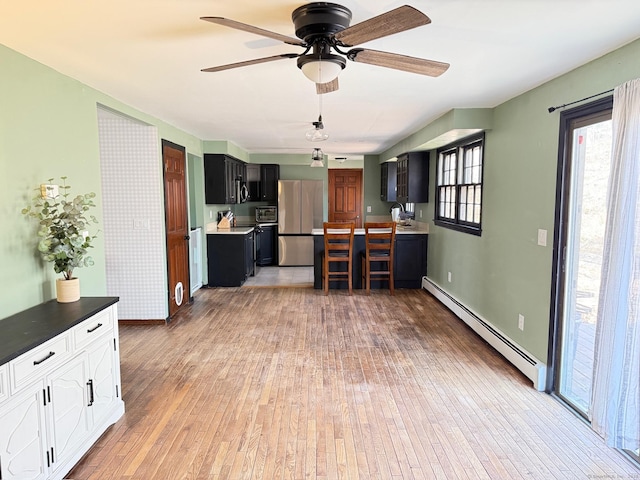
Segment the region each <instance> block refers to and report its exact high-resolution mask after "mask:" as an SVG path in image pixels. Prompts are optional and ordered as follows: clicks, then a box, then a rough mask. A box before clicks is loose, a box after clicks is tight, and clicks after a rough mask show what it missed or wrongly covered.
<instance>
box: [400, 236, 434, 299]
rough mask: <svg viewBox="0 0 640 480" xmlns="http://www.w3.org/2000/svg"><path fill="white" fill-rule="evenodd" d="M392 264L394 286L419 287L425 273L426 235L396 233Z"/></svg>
mask: <svg viewBox="0 0 640 480" xmlns="http://www.w3.org/2000/svg"><path fill="white" fill-rule="evenodd" d="M394 264H395V270H394V272H395V278H394V280H395V281H394V284H395V287H396V288H420V287H421V286H422V277H423V276H425V275H426V274H427V236H426V235H396V249H395V254H394Z"/></svg>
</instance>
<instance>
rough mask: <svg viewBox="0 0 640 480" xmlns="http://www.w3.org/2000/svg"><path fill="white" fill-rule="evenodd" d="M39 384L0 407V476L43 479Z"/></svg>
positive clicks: (16, 479) (7, 479)
mask: <svg viewBox="0 0 640 480" xmlns="http://www.w3.org/2000/svg"><path fill="white" fill-rule="evenodd" d="M42 396H43V390H42V383H39V384H38V385H37V387H35V388H31V389H29V390H28V391H25V392H24V393H21V394H19V395H17V396H15V397H14V398H12V399H11V400H10V401H8V402H7V403H6V404H3V406H2V413H0V478H1V479H2V480H27V479H29V480H34V479H41V478H46V473H47V464H46V458H47V455H46V454H45V451H46V447H45V445H44V439H45V437H46V435H45V428H46V427H45V421H44V407H43V398H42Z"/></svg>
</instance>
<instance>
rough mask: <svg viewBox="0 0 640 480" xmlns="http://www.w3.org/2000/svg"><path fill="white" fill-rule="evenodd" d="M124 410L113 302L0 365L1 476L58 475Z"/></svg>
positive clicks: (84, 451) (51, 476)
mask: <svg viewBox="0 0 640 480" xmlns="http://www.w3.org/2000/svg"><path fill="white" fill-rule="evenodd" d="M4 377H7V378H4ZM3 378H4V382H5V384H8V390H9V392H8V395H7V396H6V399H4V400H3V398H5V397H2V391H3V390H2V382H3ZM123 413H124V403H123V401H122V399H121V397H120V359H119V353H118V323H117V311H116V305H115V304H113V305H111V306H109V307H108V308H106V309H104V310H102V311H100V312H98V313H96V314H95V315H93V316H91V317H89V318H87V319H86V320H84V321H82V322H80V323H78V324H77V325H75V326H73V327H72V328H70V329H68V330H66V331H64V332H62V333H60V334H59V335H57V336H55V337H54V338H51V339H50V340H48V341H46V342H44V343H43V344H41V345H38V346H37V347H35V348H32V349H31V350H29V351H28V352H25V353H23V354H22V355H20V356H19V357H17V358H15V359H13V360H11V361H9V363H8V364H6V365H2V366H0V479H1V480H7V479H40V478H43V479H62V478H64V477H65V475H66V474H67V473H68V472H69V471H70V470H71V469H72V468H73V466H74V465H75V464H76V462H78V460H80V458H82V456H83V455H84V454H85V453H86V451H87V450H88V449H89V448H90V447H91V445H92V444H93V443H94V442H95V441H96V440H97V439H98V438H99V437H100V435H102V433H104V431H105V430H106V429H107V428H108V427H109V426H110V425H112V424H113V423H115V422H116V421H117V420H118V419H119V418H120V417H121V416H122V415H123Z"/></svg>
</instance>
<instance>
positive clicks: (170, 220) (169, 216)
mask: <svg viewBox="0 0 640 480" xmlns="http://www.w3.org/2000/svg"><path fill="white" fill-rule="evenodd" d="M162 160H163V163H164V202H165V223H166V230H167V269H168V272H167V277H168V280H169V318H171V317H172V316H173V315H175V313H176V312H177V311H178V309H179V308H180V306H181V305H184V304H187V303H189V302H188V299H189V295H190V291H191V290H190V288H189V225H188V221H187V194H186V183H185V165H186V160H185V150H184V148H183V147H180V146H178V145H175V144H172V143H171V142H168V141H166V140H163V141H162ZM185 300H186V301H185Z"/></svg>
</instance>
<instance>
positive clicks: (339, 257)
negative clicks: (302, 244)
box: [322, 222, 356, 295]
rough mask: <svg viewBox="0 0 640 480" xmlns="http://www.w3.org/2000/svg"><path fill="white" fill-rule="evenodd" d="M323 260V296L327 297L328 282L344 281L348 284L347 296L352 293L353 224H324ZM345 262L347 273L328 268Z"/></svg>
mask: <svg viewBox="0 0 640 480" xmlns="http://www.w3.org/2000/svg"><path fill="white" fill-rule="evenodd" d="M323 227H324V254H323V255H324V258H323V260H322V281H323V283H324V294H325V295H329V281H330V280H332V279H334V280H346V281H347V282H348V284H349V295H351V294H352V293H353V287H352V285H353V282H352V270H353V261H352V259H353V232H354V230H355V227H356V226H355V224H354V223H353V222H350V223H337V222H324V224H323ZM341 262H346V263H347V271H344V270H335V271H332V270H331V269H330V268H329V266H330V265H331V264H332V263H336V264H338V265H337V267H338V268H339V263H341Z"/></svg>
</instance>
